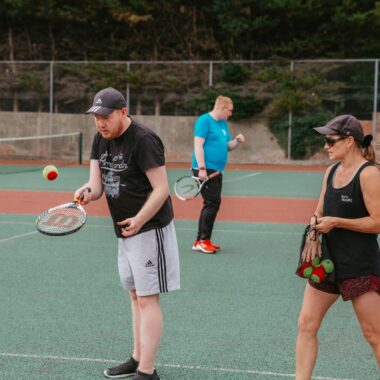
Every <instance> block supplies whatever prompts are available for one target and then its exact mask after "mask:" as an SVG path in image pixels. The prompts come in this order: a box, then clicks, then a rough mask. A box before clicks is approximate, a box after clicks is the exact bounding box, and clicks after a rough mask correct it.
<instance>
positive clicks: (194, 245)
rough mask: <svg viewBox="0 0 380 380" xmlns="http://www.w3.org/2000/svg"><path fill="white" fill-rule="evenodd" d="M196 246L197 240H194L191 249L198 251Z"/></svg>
mask: <svg viewBox="0 0 380 380" xmlns="http://www.w3.org/2000/svg"><path fill="white" fill-rule="evenodd" d="M198 244H199V240H195V242H194V244H193V246H192V247H191V249H192V250H193V251H200V249H199V247H198Z"/></svg>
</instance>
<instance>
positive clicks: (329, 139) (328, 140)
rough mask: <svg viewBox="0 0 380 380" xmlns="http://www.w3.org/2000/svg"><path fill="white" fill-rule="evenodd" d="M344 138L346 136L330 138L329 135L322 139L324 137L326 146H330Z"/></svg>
mask: <svg viewBox="0 0 380 380" xmlns="http://www.w3.org/2000/svg"><path fill="white" fill-rule="evenodd" d="M346 138H347V136H342V137H339V138H337V139H332V138H330V137H325V138H324V139H325V144H327V145H328V146H330V147H331V146H334V145H335V144H336V143H337V142H338V141H340V140H344V139H346Z"/></svg>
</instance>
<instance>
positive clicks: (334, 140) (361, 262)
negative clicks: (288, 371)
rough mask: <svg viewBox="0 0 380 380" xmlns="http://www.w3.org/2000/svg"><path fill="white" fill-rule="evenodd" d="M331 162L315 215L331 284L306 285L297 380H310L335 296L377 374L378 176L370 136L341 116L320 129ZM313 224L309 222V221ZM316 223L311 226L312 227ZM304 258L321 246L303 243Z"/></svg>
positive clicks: (379, 281) (379, 310) (379, 306)
mask: <svg viewBox="0 0 380 380" xmlns="http://www.w3.org/2000/svg"><path fill="white" fill-rule="evenodd" d="M314 129H315V130H316V132H318V133H320V134H322V135H324V136H325V137H324V138H325V149H326V150H327V152H328V154H329V157H330V159H332V160H337V161H339V162H338V163H337V164H334V165H332V166H330V167H329V168H328V169H327V171H326V174H325V177H324V180H323V185H322V191H321V194H320V197H319V201H318V205H317V208H316V211H315V215H316V216H317V224H316V225H315V229H316V230H317V231H318V232H320V233H321V234H322V236H323V237H322V239H325V241H324V243H326V244H327V247H328V248H329V253H330V255H331V258H332V260H333V262H334V265H335V281H334V282H326V283H323V282H322V283H319V284H316V283H313V282H312V281H309V282H308V283H307V284H306V288H305V293H304V299H303V304H302V309H301V312H300V316H299V320H298V336H297V345H296V380H308V379H311V376H312V372H313V369H314V365H315V362H316V359H317V351H318V338H317V333H318V330H319V327H320V325H321V322H322V320H323V318H324V316H325V315H326V313H327V311H328V310H329V308H330V307H331V306H332V304H333V303H334V302H335V301H336V300H337V299H338V297H339V295H341V296H342V298H343V300H345V301H347V300H351V302H352V305H353V308H354V310H355V313H356V316H357V318H358V320H359V323H360V326H361V329H362V332H363V335H364V337H365V339H366V340H367V341H368V343H369V344H370V346H371V348H372V350H373V352H374V354H375V357H376V360H377V366H378V368H379V369H380V250H379V245H378V242H377V234H378V233H380V174H379V171H378V169H377V168H376V166H375V165H374V164H375V163H377V162H376V158H375V153H374V149H373V147H372V145H371V140H372V136H371V135H367V136H364V133H363V128H362V126H361V124H360V123H359V121H358V120H357V119H356V118H355V117H353V116H352V115H341V116H338V117H336V118H334V119H332V120H331V121H330V122H328V123H327V124H326V125H325V126H324V127H318V128H314ZM314 220H315V219H314V218H312V221H314ZM314 223H315V222H314ZM305 247H306V248H305V250H304V252H303V257H304V258H305V261H311V260H312V259H313V258H314V257H315V256H316V255H318V254H319V252H320V251H321V249H320V241H319V240H317V241H315V242H313V241H307V242H306V245H305Z"/></svg>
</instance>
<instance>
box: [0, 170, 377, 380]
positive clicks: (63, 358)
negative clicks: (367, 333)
mask: <svg viewBox="0 0 380 380" xmlns="http://www.w3.org/2000/svg"><path fill="white" fill-rule="evenodd" d="M41 170H42V169H41ZM186 172H188V171H186V170H170V171H169V180H170V183H171V188H172V184H173V182H174V180H175V179H176V178H178V177H179V176H181V175H183V174H185V173H186ZM87 176H88V168H86V167H83V168H69V167H63V168H60V178H59V179H58V180H57V181H54V182H47V181H46V180H44V179H43V178H42V174H41V172H40V171H39V168H37V170H35V171H34V172H33V171H30V172H24V173H18V174H15V173H12V174H11V173H10V174H2V175H0V189H20V190H21V189H22V190H37V191H59V190H61V191H73V190H74V189H76V188H77V187H78V186H79V185H81V184H82V183H83V182H84V181H86V179H87ZM322 176H323V174H322V173H317V172H310V173H309V172H291V171H288V172H283V171H281V172H274V171H267V172H265V171H263V172H260V171H232V170H231V171H228V172H227V173H226V176H225V186H224V194H225V195H231V196H239V195H240V196H259V197H264V196H265V197H267V196H273V197H293V198H298V197H299V198H309V197H310V198H316V197H317V196H318V193H319V189H320V185H321V180H322ZM190 206H191V204H190V203H189V207H190ZM34 220H35V216H34V215H13V214H12V215H6V214H0V299H1V308H0V331H1V333H0V379H1V380H3V379H4V380H16V379H17V380H19V379H25V380H26V379H28V380H29V379H32V380H51V379H78V380H86V379H102V378H103V375H102V372H103V370H104V368H107V367H109V366H114V365H115V364H116V363H120V362H121V361H124V360H125V359H126V357H128V356H129V355H130V354H131V350H132V335H131V334H132V332H131V313H130V304H129V299H128V295H127V294H126V293H125V292H124V291H123V290H122V288H121V285H120V283H119V279H118V272H117V257H116V256H117V254H116V245H117V241H116V238H115V236H114V232H113V228H112V226H111V222H110V220H109V218H101V217H89V221H88V223H87V224H86V225H85V226H84V227H83V229H82V230H81V231H79V232H78V233H76V234H73V235H70V236H65V237H61V238H53V237H47V236H44V235H40V234H38V233H37V232H36V231H35V228H34ZM175 225H176V229H177V235H178V243H179V250H180V262H181V290H180V291H176V292H173V293H170V294H164V295H162V296H161V303H162V306H163V311H164V315H165V324H164V334H163V338H162V341H161V346H160V350H159V353H158V357H157V369H158V372H159V374H160V376H161V379H162V380H181V379H184V380H201V379H202V380H213V379H225V380H235V379H236V380H238V379H243V380H245V379H247V380H248V379H263V380H269V379H286V378H294V372H295V360H294V346H295V339H296V333H297V317H298V312H299V309H300V306H301V300H302V295H303V288H304V286H305V281H304V280H302V279H300V278H298V277H296V276H295V275H294V270H295V266H296V261H297V256H298V249H299V244H300V238H301V233H302V230H303V228H304V226H302V225H297V224H275V223H271V224H264V223H255V222H251V223H240V222H219V221H217V222H216V224H215V230H214V234H213V240H214V241H215V242H217V243H218V244H221V245H222V251H221V253H220V254H216V255H204V254H200V253H195V252H193V251H192V250H191V245H192V242H193V239H194V235H195V230H196V221H183V220H176V221H175ZM319 337H320V352H319V358H318V362H317V365H316V368H315V372H314V379H320V380H327V379H339V380H343V379H355V380H379V378H380V376H379V374H378V372H377V369H376V364H375V359H374V357H373V354H372V352H371V350H370V348H369V346H368V344H367V343H366V342H365V340H364V338H363V337H362V335H361V332H360V329H359V325H358V322H357V320H356V318H355V315H354V312H353V310H352V306H351V304H350V303H344V302H343V301H342V300H339V301H338V302H337V303H336V304H335V305H334V306H333V308H332V309H331V310H330V312H329V314H328V315H327V317H326V319H325V321H324V324H323V326H322V329H321V331H320V334H319Z"/></svg>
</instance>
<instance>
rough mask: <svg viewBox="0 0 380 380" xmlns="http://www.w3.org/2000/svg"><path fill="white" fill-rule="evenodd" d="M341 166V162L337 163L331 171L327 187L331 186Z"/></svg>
mask: <svg viewBox="0 0 380 380" xmlns="http://www.w3.org/2000/svg"><path fill="white" fill-rule="evenodd" d="M339 165H340V162H337V163H336V164H335V165H334V166H333V167H332V168H331V170H330V173H329V176H328V177H327V183H326V185H327V186H328V185H329V184H331V183H332V179H333V178H334V174H335V172H336V169H338V166H339Z"/></svg>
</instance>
